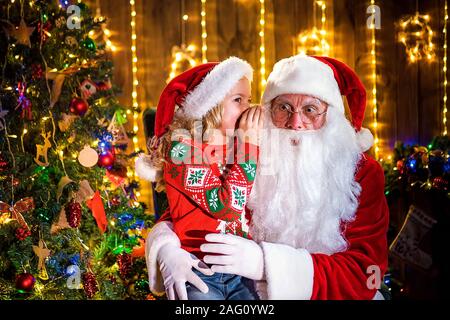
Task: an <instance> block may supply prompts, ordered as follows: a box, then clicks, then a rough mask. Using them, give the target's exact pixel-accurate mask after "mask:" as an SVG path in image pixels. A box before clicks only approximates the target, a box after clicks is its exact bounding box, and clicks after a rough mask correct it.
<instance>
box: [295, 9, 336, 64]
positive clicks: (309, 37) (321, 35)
mask: <svg viewBox="0 0 450 320" xmlns="http://www.w3.org/2000/svg"><path fill="white" fill-rule="evenodd" d="M316 6H317V7H319V8H320V9H321V19H320V21H321V27H320V29H319V28H318V27H317V23H316V15H317V14H316ZM326 9H327V6H326V4H325V1H315V2H314V13H313V16H314V26H313V28H312V29H311V30H306V31H304V32H302V33H300V34H299V35H298V37H297V43H298V46H297V54H300V55H321V56H322V55H323V56H329V55H330V45H329V43H328V41H327V31H326V21H327V15H326Z"/></svg>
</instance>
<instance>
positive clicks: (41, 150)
mask: <svg viewBox="0 0 450 320" xmlns="http://www.w3.org/2000/svg"><path fill="white" fill-rule="evenodd" d="M51 134H52V133H51V132H50V131H49V132H45V131H44V130H42V132H41V136H42V137H43V138H44V144H37V145H36V157H35V158H34V162H36V163H37V164H38V165H40V166H42V167H47V166H48V165H49V164H50V163H49V162H48V155H47V152H48V149H49V148H50V147H51V146H52V144H51V143H50V136H51ZM41 157H43V158H44V162H42V161H41Z"/></svg>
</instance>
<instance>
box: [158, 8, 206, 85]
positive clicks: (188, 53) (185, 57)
mask: <svg viewBox="0 0 450 320" xmlns="http://www.w3.org/2000/svg"><path fill="white" fill-rule="evenodd" d="M202 12H203V2H202ZM181 17H182V21H181V46H173V47H172V63H171V64H170V74H169V77H168V78H167V82H169V81H170V80H172V79H173V78H175V77H176V76H177V75H178V74H179V73H181V72H183V71H184V70H185V69H186V64H188V67H189V68H192V67H195V66H196V65H198V64H199V63H200V61H199V60H198V59H197V47H196V46H195V45H193V44H190V45H188V46H186V44H185V43H186V41H185V40H186V39H185V38H186V22H187V20H188V19H189V17H188V16H187V15H186V14H185V13H184V0H182V2H181ZM185 18H186V19H185ZM205 27H206V24H205ZM203 28H204V27H203V16H202V42H203V41H204V42H203V44H202V55H203V51H204V48H206V37H207V34H206V32H203ZM205 30H206V29H205ZM204 54H205V56H203V59H206V51H205V53H204Z"/></svg>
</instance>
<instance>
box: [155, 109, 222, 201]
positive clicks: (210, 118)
mask: <svg viewBox="0 0 450 320" xmlns="http://www.w3.org/2000/svg"><path fill="white" fill-rule="evenodd" d="M222 116H223V106H222V104H219V105H217V106H215V107H214V108H212V109H211V110H209V112H208V113H207V114H206V115H205V116H203V118H202V119H201V122H202V141H203V142H205V141H206V140H207V138H208V137H207V134H208V131H209V130H211V129H219V128H220V125H221V123H222ZM198 122H199V120H198V119H187V118H185V117H183V116H181V115H178V114H177V113H175V116H174V118H173V121H172V123H171V124H170V125H169V130H168V131H167V132H166V133H165V134H164V135H163V136H162V137H161V138H160V140H159V144H158V147H157V148H156V150H155V151H154V153H153V166H154V167H155V168H156V169H157V170H160V171H163V170H164V163H165V162H166V161H167V157H168V153H169V151H170V146H171V144H172V141H173V140H174V139H175V135H174V134H173V133H174V132H175V131H176V130H188V131H189V133H190V136H191V137H194V135H195V131H196V125H198V124H199V123H198ZM149 142H150V140H149ZM149 149H150V147H149ZM150 152H151V150H150ZM165 189H166V183H165V181H164V179H163V175H160V177H159V178H158V179H157V180H156V191H158V192H161V191H164V190H165Z"/></svg>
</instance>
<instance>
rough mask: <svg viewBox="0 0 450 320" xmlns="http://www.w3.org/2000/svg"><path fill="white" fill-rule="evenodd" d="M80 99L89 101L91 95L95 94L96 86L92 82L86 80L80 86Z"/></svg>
mask: <svg viewBox="0 0 450 320" xmlns="http://www.w3.org/2000/svg"><path fill="white" fill-rule="evenodd" d="M80 92H81V97H82V98H83V99H86V100H87V99H89V98H90V97H91V96H92V95H94V94H96V93H97V85H96V84H95V83H94V81H92V80H89V79H86V80H84V81H83V82H82V83H81V85H80Z"/></svg>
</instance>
